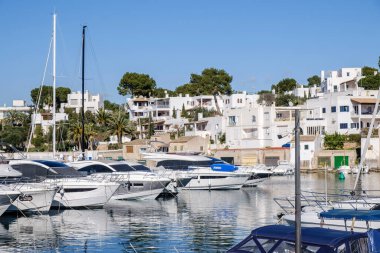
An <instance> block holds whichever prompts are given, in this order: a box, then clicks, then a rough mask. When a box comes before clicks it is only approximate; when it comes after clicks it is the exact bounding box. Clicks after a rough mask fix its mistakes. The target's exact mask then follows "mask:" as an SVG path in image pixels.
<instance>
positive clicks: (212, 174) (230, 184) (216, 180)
mask: <svg viewBox="0 0 380 253" xmlns="http://www.w3.org/2000/svg"><path fill="white" fill-rule="evenodd" d="M144 158H145V159H147V160H153V161H155V162H156V165H157V167H159V168H160V169H161V171H162V170H163V169H162V168H164V170H165V171H166V173H171V174H172V175H174V177H176V178H181V177H191V178H192V179H191V180H190V182H189V183H188V184H187V185H186V186H185V187H183V189H186V190H229V189H234V190H236V189H240V188H241V187H242V186H243V185H244V183H245V182H246V181H247V180H248V178H249V176H250V174H249V173H246V172H240V171H239V170H238V168H237V167H236V166H234V165H230V164H223V163H217V164H214V162H213V160H212V159H210V158H208V157H204V156H199V155H178V154H163V153H149V154H145V155H144ZM172 177H173V176H172Z"/></svg>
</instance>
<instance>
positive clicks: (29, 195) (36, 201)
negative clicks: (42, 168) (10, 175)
mask: <svg viewBox="0 0 380 253" xmlns="http://www.w3.org/2000/svg"><path fill="white" fill-rule="evenodd" d="M19 190H20V192H21V195H20V196H19V197H18V198H17V199H16V200H15V201H13V203H12V205H11V206H9V208H8V209H7V212H16V211H22V212H48V211H49V210H50V207H51V204H52V202H53V199H54V196H55V193H56V191H57V190H56V189H43V188H40V189H38V188H36V189H33V188H31V189H25V188H23V187H21V189H19Z"/></svg>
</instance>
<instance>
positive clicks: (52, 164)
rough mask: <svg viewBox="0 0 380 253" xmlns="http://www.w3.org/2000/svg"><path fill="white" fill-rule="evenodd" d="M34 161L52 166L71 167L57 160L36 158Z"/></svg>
mask: <svg viewBox="0 0 380 253" xmlns="http://www.w3.org/2000/svg"><path fill="white" fill-rule="evenodd" d="M34 162H38V163H42V164H43V165H46V166H48V167H50V168H69V166H67V165H66V164H64V163H61V162H56V161H48V160H34Z"/></svg>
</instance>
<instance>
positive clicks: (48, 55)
mask: <svg viewBox="0 0 380 253" xmlns="http://www.w3.org/2000/svg"><path fill="white" fill-rule="evenodd" d="M52 44H53V35H52V36H51V38H50V45H49V50H48V54H47V57H46V62H45V68H44V73H43V75H42V80H41V84H40V91H39V94H38V99H37V104H35V106H34V117H33V122H32V124H31V126H30V134H29V138H28V146H27V148H26V152H27V153H28V151H29V148H30V144H31V142H32V137H33V133H34V130H35V122H36V117H37V110H38V107H39V104H40V102H41V95H42V90H43V87H44V82H45V77H46V71H47V67H48V64H49V58H50V52H51V47H52Z"/></svg>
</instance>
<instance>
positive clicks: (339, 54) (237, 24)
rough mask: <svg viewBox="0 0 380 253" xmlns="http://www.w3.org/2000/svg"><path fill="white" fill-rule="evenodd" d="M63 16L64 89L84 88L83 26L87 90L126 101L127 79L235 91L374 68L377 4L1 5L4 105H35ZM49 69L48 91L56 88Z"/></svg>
mask: <svg viewBox="0 0 380 253" xmlns="http://www.w3.org/2000/svg"><path fill="white" fill-rule="evenodd" d="M54 9H55V10H56V12H57V15H58V17H57V22H58V28H57V29H58V31H57V36H58V37H57V73H58V77H57V85H60V86H67V87H70V88H71V89H72V90H80V71H79V67H80V50H81V32H82V25H83V24H86V25H87V26H88V43H87V49H88V50H87V52H86V55H87V63H88V64H87V65H86V68H87V79H88V80H87V81H86V89H88V90H90V91H91V92H100V93H102V94H103V95H104V96H105V98H106V99H109V100H112V101H115V102H122V101H124V98H123V97H122V96H120V95H118V94H117V90H116V87H117V85H118V83H119V81H120V78H121V77H122V75H123V74H124V73H125V72H127V71H129V72H140V73H147V74H149V75H151V76H152V77H153V78H154V79H155V80H156V82H157V85H158V86H159V87H164V88H169V89H175V87H176V86H178V85H182V84H184V83H186V82H188V81H189V77H190V74H191V73H200V72H201V71H202V69H204V68H206V67H216V68H223V69H225V70H226V71H227V72H228V73H230V74H231V75H232V76H233V77H234V80H233V83H232V86H233V88H234V89H235V90H247V91H249V92H257V91H259V90H262V89H269V88H270V86H271V85H272V84H274V83H277V82H278V81H279V80H281V79H282V78H286V77H293V78H295V79H296V80H297V81H298V82H299V83H305V82H306V79H307V78H308V77H309V76H311V75H314V74H319V73H320V70H322V69H323V70H329V69H338V68H340V67H356V66H360V67H361V66H364V65H369V66H377V61H378V57H379V56H380V30H379V24H380V1H377V0H366V1H357V0H335V1H328V0H320V1H301V0H300V1H296V0H290V1H281V0H277V1H273V0H265V1H264V0H262V1H258V0H238V1H232V0H192V1H186V0H183V1H178V0H162V1H157V0H134V1H129V0H113V1H95V0H91V1H90V0H81V1H74V0H64V1H63V0H61V1H57V0H56V1H44V0H40V1H30V0H19V1H12V0H0V33H1V35H0V43H1V44H0V45H1V47H0V87H1V92H0V104H1V105H2V104H4V103H6V104H10V103H11V101H12V99H24V100H27V101H30V90H31V89H32V88H35V87H38V86H39V85H40V83H41V79H42V75H43V69H44V65H45V60H46V57H47V52H48V49H49V41H50V36H51V29H52V13H53V11H54ZM51 73H52V71H51V67H49V69H48V75H47V79H46V82H45V84H50V83H51Z"/></svg>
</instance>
